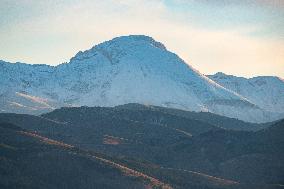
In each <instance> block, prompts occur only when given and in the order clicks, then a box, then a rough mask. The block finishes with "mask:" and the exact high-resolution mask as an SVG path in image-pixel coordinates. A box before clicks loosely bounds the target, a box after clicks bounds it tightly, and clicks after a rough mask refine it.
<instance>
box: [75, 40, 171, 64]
mask: <svg viewBox="0 0 284 189" xmlns="http://www.w3.org/2000/svg"><path fill="white" fill-rule="evenodd" d="M151 48H155V49H157V50H159V51H166V50H167V49H166V47H165V46H164V45H163V44H162V43H160V42H158V41H156V40H154V39H153V38H152V37H149V36H145V35H129V36H121V37H116V38H114V39H112V40H109V41H105V42H103V43H100V44H98V45H95V46H94V47H92V48H91V49H89V50H86V51H83V52H82V51H80V52H78V53H77V54H76V55H75V57H73V58H72V59H71V60H70V63H73V62H82V61H81V60H86V59H90V58H92V57H94V56H98V55H103V56H104V57H106V58H107V59H108V60H109V61H110V62H111V63H112V64H116V63H118V62H119V61H120V59H121V58H123V57H124V56H125V55H128V56H136V57H138V56H139V55H138V53H139V54H143V56H145V55H147V54H146V53H147V50H148V52H149V49H151Z"/></svg>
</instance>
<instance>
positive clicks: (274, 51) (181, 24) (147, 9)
mask: <svg viewBox="0 0 284 189" xmlns="http://www.w3.org/2000/svg"><path fill="white" fill-rule="evenodd" d="M129 34H145V35H149V36H152V37H153V38H154V39H156V40H158V41H160V42H162V43H164V44H165V45H166V47H167V48H168V49H169V50H171V51H173V52H175V53H177V54H178V55H179V56H180V57H181V58H183V59H184V60H185V61H186V62H187V63H189V64H190V65H192V66H193V67H194V68H196V69H198V70H199V71H200V72H202V73H204V74H211V73H215V72H218V71H222V72H225V73H228V74H234V75H239V76H245V77H252V76H255V75H276V76H280V77H282V78H284V0H0V59H2V60H5V61H10V62H16V61H19V62H26V63H32V64H35V63H36V64H42V63H45V64H50V65H57V64H60V63H63V62H68V61H69V59H70V58H71V57H72V56H74V55H75V54H76V53H77V52H78V51H80V50H86V49H89V48H91V47H92V46H94V45H95V44H97V43H100V42H103V41H105V40H109V39H111V38H113V37H116V36H120V35H129Z"/></svg>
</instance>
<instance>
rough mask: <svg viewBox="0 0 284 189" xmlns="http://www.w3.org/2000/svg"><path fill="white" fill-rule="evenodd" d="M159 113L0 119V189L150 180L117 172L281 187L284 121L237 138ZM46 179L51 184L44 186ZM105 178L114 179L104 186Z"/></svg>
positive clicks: (217, 184)
mask: <svg viewBox="0 0 284 189" xmlns="http://www.w3.org/2000/svg"><path fill="white" fill-rule="evenodd" d="M158 108H159V109H158ZM162 109H164V108H161V107H153V108H152V109H149V107H145V106H142V105H140V106H138V105H133V104H131V105H127V106H126V107H125V106H123V107H121V106H119V107H114V108H109V107H104V108H101V107H92V108H91V107H73V108H61V109H57V110H55V111H52V112H50V113H47V114H44V115H41V116H35V115H24V114H11V113H9V114H7V113H4V114H0V131H1V132H0V158H1V159H0V161H2V160H3V159H4V160H5V159H6V160H7V161H2V162H1V164H0V166H3V167H2V168H1V169H0V170H1V171H0V175H1V178H2V177H3V176H5V177H3V178H5V179H1V181H0V184H2V185H3V184H4V186H7V185H6V184H7V183H11V184H10V185H9V186H8V187H6V188H12V186H17V185H16V184H21V183H23V182H24V183H29V184H30V185H29V188H31V186H33V185H34V184H38V183H44V184H45V183H49V184H51V186H53V188H56V186H57V187H59V188H60V186H61V185H60V183H59V182H58V179H57V177H58V178H61V179H62V180H64V182H68V178H72V182H71V181H70V183H72V186H73V185H74V187H75V188H76V186H78V184H80V183H81V184H82V182H85V183H83V185H82V186H85V188H88V186H90V185H91V186H93V188H96V187H98V188H100V187H99V186H100V184H103V183H106V182H108V183H110V185H107V186H105V187H104V188H112V187H111V186H112V184H111V183H113V184H115V183H116V182H117V180H120V179H121V183H120V184H119V185H118V186H117V187H118V188H119V187H121V188H123V187H124V188H133V187H134V188H136V187H137V188H139V186H141V183H149V181H151V180H149V179H147V178H149V177H142V178H141V177H139V178H141V179H142V181H141V180H140V179H138V180H136V179H134V180H132V179H130V180H129V178H128V175H127V174H126V175H124V176H123V175H121V174H120V171H119V170H120V169H118V168H119V167H121V166H124V167H127V168H128V169H131V170H135V171H138V173H139V174H140V175H141V173H142V174H143V175H145V176H150V177H151V178H155V179H157V180H158V181H159V183H164V184H166V185H169V186H171V187H173V188H207V189H208V188H212V189H213V188H215V189H216V188H219V189H225V188H227V189H230V188H232V189H233V188H234V189H236V188H242V189H245V188H247V189H254V188H255V189H256V188H257V189H261V188H263V189H264V188H283V187H282V185H283V184H284V183H283V172H284V159H283V157H284V156H283V154H284V151H283V149H284V148H283V145H284V141H283V137H282V136H283V134H284V133H283V132H284V130H283V128H284V121H283V120H282V121H278V122H275V123H273V124H272V125H271V126H267V127H266V128H265V129H260V130H259V129H258V130H257V131H253V132H252V131H237V130H231V129H223V128H220V127H218V126H216V125H214V124H215V122H217V123H218V122H221V121H222V119H220V120H219V121H214V122H213V124H210V122H209V121H206V119H205V122H203V121H201V120H197V119H194V118H189V117H187V118H186V117H184V115H182V114H181V115H177V113H176V114H174V113H167V112H162V111H161V110H162ZM171 111H174V110H172V109H171ZM213 115H214V114H213ZM201 116H202V114H201ZM216 119H218V116H217V117H216ZM236 121H238V120H236ZM240 122H241V121H240ZM1 123H3V124H1ZM5 123H7V124H5ZM232 123H233V124H235V123H234V122H232ZM244 123H245V122H244ZM244 123H242V124H244ZM11 124H12V125H11ZM224 124H228V123H226V122H225V123H224ZM250 124H251V123H248V127H250V126H251V125H250ZM235 126H237V124H236V125H235ZM230 127H233V125H232V126H228V128H230ZM23 139H25V140H27V141H26V142H25V140H23ZM34 141H36V142H34ZM15 149H17V150H15ZM61 153H62V156H61ZM58 154H60V155H58ZM92 156H95V157H99V158H102V159H103V160H107V161H100V160H102V159H98V158H93V157H92ZM31 157H33V158H31ZM106 162H112V163H111V164H110V163H106ZM85 163H86V164H85ZM113 163H115V164H113ZM117 164H118V165H121V166H118V165H117ZM86 165H87V166H86ZM113 165H114V166H113ZM24 168H25V169H24ZM50 168H52V169H50ZM43 169H44V170H45V172H44V173H45V174H41V173H40V172H42V170H43ZM74 169H76V170H77V169H78V170H79V172H80V175H78V177H76V174H75V173H76V171H74ZM108 170H110V171H108ZM117 171H118V172H117ZM112 172H114V173H112ZM122 172H123V170H122ZM46 173H47V174H46ZM90 173H93V174H94V175H95V176H96V178H97V179H95V181H96V182H95V181H93V180H94V179H92V175H90ZM123 173H124V172H123ZM132 173H133V172H132ZM50 174H52V175H53V176H54V177H56V178H54V179H53V177H52V180H48V179H49V177H48V176H45V175H50ZM112 174H115V175H116V176H115V178H117V179H115V180H113V181H109V180H106V179H107V178H108V177H111V178H112V176H111V175H112ZM85 175H87V177H85V179H83V178H82V176H85ZM130 175H131V174H130ZM69 176H70V177H69ZM143 178H144V179H143ZM145 178H146V179H145ZM8 181H9V182H8ZM136 181H137V182H136ZM94 182H95V183H94ZM128 183H129V184H130V185H129V186H126V185H125V184H128ZM150 183H151V182H150ZM131 184H132V185H131ZM2 185H1V186H2ZM145 185H146V184H145ZM18 186H19V185H18ZM36 186H37V185H36ZM48 186H49V185H48ZM125 186H126V187H125ZM132 186H133V187H132ZM147 186H148V184H147ZM1 188H2V187H1ZM3 188H4V187H3ZM71 188H72V187H71ZM153 188H155V187H153ZM158 188H159V187H158Z"/></svg>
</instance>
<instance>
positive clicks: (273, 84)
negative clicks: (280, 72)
mask: <svg viewBox="0 0 284 189" xmlns="http://www.w3.org/2000/svg"><path fill="white" fill-rule="evenodd" d="M208 77H209V78H210V79H212V80H214V81H215V82H216V83H218V84H220V85H222V86H224V87H226V88H227V89H230V90H231V91H234V92H236V93H238V94H240V95H242V96H243V97H245V98H246V99H248V100H249V101H250V102H252V103H254V104H256V105H257V106H259V107H260V108H262V109H264V110H267V111H271V112H281V113H284V81H283V79H281V78H279V77H272V76H259V77H254V78H250V79H247V78H243V77H236V76H232V75H226V74H224V73H221V72H219V73H216V74H215V75H210V76H208Z"/></svg>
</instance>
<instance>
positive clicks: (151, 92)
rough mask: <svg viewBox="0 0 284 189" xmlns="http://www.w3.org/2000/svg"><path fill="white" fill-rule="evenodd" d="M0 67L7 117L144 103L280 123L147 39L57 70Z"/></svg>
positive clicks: (126, 40)
mask: <svg viewBox="0 0 284 189" xmlns="http://www.w3.org/2000/svg"><path fill="white" fill-rule="evenodd" d="M0 66H1V67H2V69H1V71H2V73H1V74H3V75H4V76H6V77H5V78H6V79H4V80H3V81H1V82H0V83H1V86H2V87H1V88H0V92H1V93H0V95H1V96H0V104H1V105H2V107H3V108H2V112H5V111H6V112H16V113H32V114H40V113H44V112H48V111H50V110H53V109H55V108H59V107H64V106H67V107H68V106H84V105H87V106H116V105H122V104H127V103H142V104H151V105H157V106H165V107H173V108H179V109H184V110H190V111H209V112H213V113H216V114H220V115H225V116H228V117H234V118H239V119H242V120H245V121H251V122H266V121H273V120H276V119H278V118H280V117H279V116H280V115H278V114H277V113H271V112H269V111H266V110H265V109H261V108H259V107H258V105H257V104H254V103H252V102H251V100H250V99H246V98H245V97H243V96H242V95H239V94H238V93H236V92H234V91H231V90H228V89H227V88H225V87H224V86H222V85H220V84H218V83H216V82H214V81H213V80H211V79H209V78H208V77H206V76H205V75H203V74H201V73H200V72H199V71H197V70H195V69H194V68H192V67H191V66H189V65H188V64H186V63H185V61H184V60H182V59H181V58H180V57H178V55H176V54H175V53H172V52H170V51H168V50H167V49H166V47H165V46H164V45H163V44H162V43H160V42H157V41H155V40H154V39H153V38H151V37H148V36H143V35H130V36H122V37H117V38H114V39H112V40H109V41H106V42H103V43H100V44H98V45H95V46H94V47H92V48H91V49H89V50H86V51H84V52H78V53H77V54H76V55H75V56H74V57H73V58H71V59H70V62H69V63H63V64H60V65H58V66H54V67H50V66H33V65H28V64H23V65H22V64H20V63H18V64H17V65H13V64H9V63H4V62H2V63H1V64H0ZM1 71H0V72H1ZM4 86H5V87H4ZM244 110H245V111H246V113H244Z"/></svg>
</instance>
